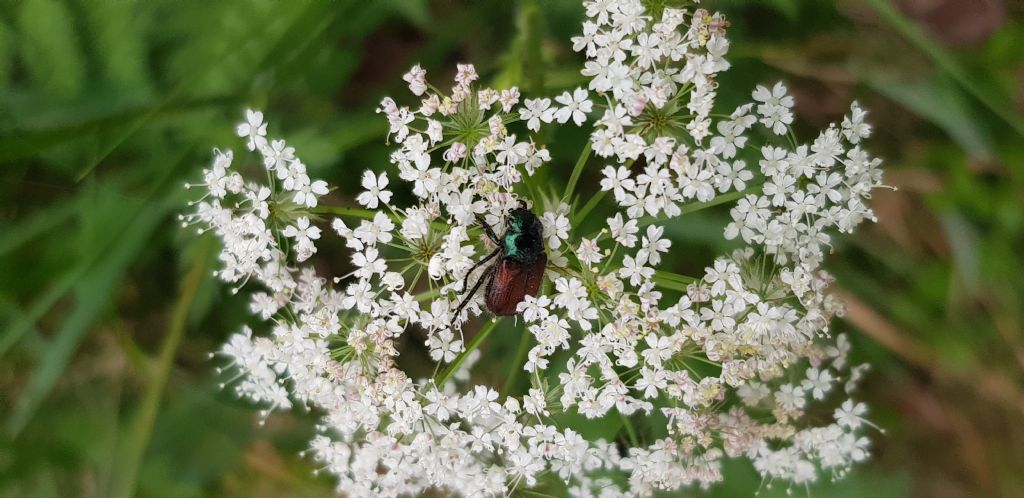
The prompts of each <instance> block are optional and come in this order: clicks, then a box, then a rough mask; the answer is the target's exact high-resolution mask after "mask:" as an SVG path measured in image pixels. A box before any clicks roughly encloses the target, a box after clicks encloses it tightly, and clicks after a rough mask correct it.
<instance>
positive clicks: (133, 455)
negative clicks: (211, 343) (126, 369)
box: [109, 237, 215, 498]
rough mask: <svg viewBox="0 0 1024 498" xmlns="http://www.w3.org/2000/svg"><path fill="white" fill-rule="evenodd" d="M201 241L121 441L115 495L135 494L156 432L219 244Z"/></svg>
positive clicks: (121, 497)
mask: <svg viewBox="0 0 1024 498" xmlns="http://www.w3.org/2000/svg"><path fill="white" fill-rule="evenodd" d="M199 243H200V244H201V247H200V250H199V252H198V254H197V255H196V259H195V261H193V263H192V268H191V269H190V270H189V272H188V274H187V275H185V277H184V279H183V280H182V286H181V291H180V293H179V294H178V300H177V302H176V303H175V304H174V311H173V313H172V314H171V321H170V324H169V325H168V327H167V336H166V337H165V338H164V342H163V345H162V346H161V347H160V354H159V356H158V357H157V359H156V364H155V365H154V368H153V369H152V370H151V375H150V376H149V377H148V378H147V380H146V386H145V389H144V392H145V394H144V395H143V398H142V401H141V403H140V405H139V408H138V410H137V411H136V413H135V416H134V418H133V419H132V422H131V425H130V426H129V428H128V435H127V438H126V439H125V440H124V441H123V442H122V444H119V445H118V451H117V453H116V454H115V460H114V466H113V468H114V472H113V473H112V475H113V479H114V480H113V483H112V484H111V488H110V494H109V496H112V497H114V498H129V497H131V496H133V495H134V494H135V489H136V486H137V479H138V474H139V469H140V468H141V465H142V459H143V454H144V453H145V451H146V448H147V446H149V440H150V437H151V436H152V434H153V425H154V422H155V421H156V416H157V411H158V409H159V408H160V401H161V399H162V398H163V393H164V390H165V388H166V386H167V379H168V378H169V377H170V372H171V366H172V364H173V363H174V358H175V356H176V354H177V352H178V347H179V346H180V345H181V341H182V338H183V337H184V336H185V329H186V323H187V322H188V316H189V310H191V308H192V302H193V301H194V300H195V297H196V292H197V291H198V290H199V284H200V283H202V280H203V278H204V277H205V276H206V267H207V264H208V263H209V261H210V257H209V256H210V255H211V254H212V253H213V250H214V248H215V244H214V239H212V238H210V237H205V238H203V239H202V240H201V241H200V242H199Z"/></svg>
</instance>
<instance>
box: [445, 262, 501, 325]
mask: <svg viewBox="0 0 1024 498" xmlns="http://www.w3.org/2000/svg"><path fill="white" fill-rule="evenodd" d="M495 268H496V266H494V265H491V267H490V268H488V269H487V272H485V273H484V274H483V275H481V276H480V280H477V281H476V285H474V286H473V290H471V291H469V294H466V297H464V298H462V302H461V303H459V307H458V308H455V314H454V315H452V328H453V329H454V328H455V320H457V319H458V318H459V314H460V313H462V309H463V308H465V307H466V305H467V304H469V300H470V299H473V296H474V295H475V294H476V291H478V290H480V286H481V285H483V284H484V282H486V281H488V280H490V279H491V277H492V276H493V274H494V269H495Z"/></svg>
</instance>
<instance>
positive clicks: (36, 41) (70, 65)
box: [18, 0, 85, 98]
mask: <svg viewBox="0 0 1024 498" xmlns="http://www.w3.org/2000/svg"><path fill="white" fill-rule="evenodd" d="M74 27H75V20H74V18H73V17H72V16H71V13H70V12H69V11H68V8H67V7H66V6H65V5H64V3H63V2H60V1H58V0H25V1H23V2H20V10H19V11H18V28H20V30H21V46H22V51H23V57H22V60H23V61H24V62H25V66H26V69H28V73H29V75H30V76H31V77H32V79H33V80H34V81H35V83H36V85H38V86H39V87H40V88H42V89H44V90H45V91H46V92H49V93H51V94H53V95H55V96H57V97H61V98H70V97H74V96H76V95H78V94H79V93H81V90H82V87H83V86H84V83H85V81H84V80H85V67H84V66H83V62H82V54H81V53H79V48H78V47H79V41H78V40H77V39H76V36H75V30H74Z"/></svg>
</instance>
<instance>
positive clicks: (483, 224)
mask: <svg viewBox="0 0 1024 498" xmlns="http://www.w3.org/2000/svg"><path fill="white" fill-rule="evenodd" d="M476 221H477V222H478V223H480V226H481V227H483V229H484V233H485V234H487V238H488V239H491V242H494V245H496V246H498V247H501V239H499V238H498V234H496V233H494V229H493V228H491V225H488V224H487V220H485V219H484V217H483V215H479V214H478V215H476Z"/></svg>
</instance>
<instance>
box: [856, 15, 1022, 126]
mask: <svg viewBox="0 0 1024 498" xmlns="http://www.w3.org/2000/svg"><path fill="white" fill-rule="evenodd" d="M866 2H867V3H868V4H869V5H870V6H871V7H872V8H874V9H875V10H876V11H877V12H878V14H879V15H881V17H882V19H884V20H885V22H887V23H889V25H890V26H892V27H893V28H894V29H896V31H899V32H900V33H901V34H902V35H903V36H904V37H905V38H907V40H909V41H910V43H912V44H913V45H914V46H916V47H917V49H918V50H920V51H921V52H923V53H924V54H925V55H926V56H927V57H928V58H929V59H931V60H932V62H933V63H935V65H936V66H938V67H939V68H940V69H942V70H943V71H944V72H945V73H946V74H948V75H949V76H950V77H951V78H952V79H954V80H955V81H956V82H957V83H959V84H960V85H961V86H962V87H964V89H966V90H967V91H968V92H970V93H971V95H973V96H974V97H975V98H977V99H978V100H979V101H981V102H982V103H983V104H985V106H987V107H988V108H989V110H991V111H992V112H993V113H995V114H996V115H997V116H999V117H1000V118H1001V119H1002V120H1003V121H1005V122H1006V123H1007V124H1009V125H1010V127H1011V128H1013V129H1014V130H1015V131H1016V132H1017V134H1019V135H1021V136H1024V116H1021V114H1020V113H1019V112H1017V111H1016V109H1017V106H1015V105H1014V103H1013V100H1012V99H1011V98H1010V97H1009V96H1007V95H1005V94H1004V93H1003V92H1002V91H1000V90H999V88H998V86H996V85H993V84H992V82H991V81H988V80H983V79H981V78H982V77H984V75H985V74H984V73H979V72H978V71H968V70H967V69H966V68H965V67H964V66H963V64H961V63H960V62H959V61H957V60H956V58H955V57H953V55H952V54H950V53H949V52H948V51H946V49H944V48H943V47H942V46H941V45H939V44H938V43H936V42H935V40H933V39H932V38H931V37H930V36H928V35H927V34H926V33H925V32H924V31H923V30H921V28H920V27H918V26H917V25H915V24H914V23H913V22H911V21H910V20H909V19H907V18H906V17H905V16H904V15H903V14H901V13H900V11H899V10H897V9H896V7H894V6H893V5H892V3H890V0H866Z"/></svg>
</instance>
